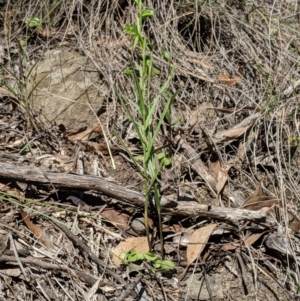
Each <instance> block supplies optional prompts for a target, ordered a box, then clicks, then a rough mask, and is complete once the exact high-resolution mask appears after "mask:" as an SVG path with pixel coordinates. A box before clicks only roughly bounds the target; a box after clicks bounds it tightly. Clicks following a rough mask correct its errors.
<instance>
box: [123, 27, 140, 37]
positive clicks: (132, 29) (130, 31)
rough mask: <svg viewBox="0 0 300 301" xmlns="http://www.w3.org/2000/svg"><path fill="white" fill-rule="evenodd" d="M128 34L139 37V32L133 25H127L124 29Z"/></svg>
mask: <svg viewBox="0 0 300 301" xmlns="http://www.w3.org/2000/svg"><path fill="white" fill-rule="evenodd" d="M123 31H124V32H125V33H126V34H129V35H131V36H137V35H138V30H137V28H136V26H133V25H126V26H125V27H124V30H123Z"/></svg>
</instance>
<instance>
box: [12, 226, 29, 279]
mask: <svg viewBox="0 0 300 301" xmlns="http://www.w3.org/2000/svg"><path fill="white" fill-rule="evenodd" d="M8 236H9V240H10V243H11V245H12V248H13V251H14V255H15V258H16V260H17V262H18V265H19V267H20V269H21V271H22V273H23V275H24V277H25V279H26V281H28V278H27V275H26V273H25V270H24V267H23V265H22V262H21V260H20V258H19V255H18V251H17V249H16V246H15V241H14V239H13V237H12V234H11V232H8Z"/></svg>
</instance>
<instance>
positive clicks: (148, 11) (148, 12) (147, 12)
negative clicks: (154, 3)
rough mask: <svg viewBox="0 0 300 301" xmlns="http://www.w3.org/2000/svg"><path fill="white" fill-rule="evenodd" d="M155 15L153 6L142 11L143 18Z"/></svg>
mask: <svg viewBox="0 0 300 301" xmlns="http://www.w3.org/2000/svg"><path fill="white" fill-rule="evenodd" d="M153 15H154V10H153V9H151V8H146V9H145V10H143V12H142V18H143V19H145V18H148V17H152V16H153Z"/></svg>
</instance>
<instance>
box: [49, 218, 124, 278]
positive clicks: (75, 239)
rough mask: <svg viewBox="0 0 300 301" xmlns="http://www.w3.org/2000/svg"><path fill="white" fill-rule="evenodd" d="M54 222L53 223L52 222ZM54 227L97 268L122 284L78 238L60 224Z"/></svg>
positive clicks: (56, 223)
mask: <svg viewBox="0 0 300 301" xmlns="http://www.w3.org/2000/svg"><path fill="white" fill-rule="evenodd" d="M53 222H54V221H53ZM54 223H55V225H56V226H57V227H58V228H60V229H61V230H63V232H64V233H65V234H66V235H67V237H68V238H69V239H70V240H71V241H72V242H73V243H74V244H75V245H76V246H77V247H79V248H80V249H81V250H82V251H83V252H85V253H86V254H87V255H88V257H89V258H90V259H91V260H93V261H94V262H95V263H97V264H98V265H99V266H101V267H102V268H103V269H105V273H106V274H108V275H110V276H111V277H113V278H114V279H115V280H116V281H117V282H119V283H122V284H123V283H124V281H123V279H122V278H121V277H119V276H117V275H116V273H115V272H113V271H112V270H110V269H108V268H107V266H106V264H105V263H104V262H102V261H101V260H100V259H99V258H98V257H97V256H96V255H95V254H93V253H92V252H91V250H90V249H89V248H88V246H87V245H86V244H85V243H84V242H83V241H81V240H79V239H78V237H77V236H76V235H75V234H73V233H72V232H71V231H70V230H69V229H68V228H67V227H65V226H63V225H62V224H60V223H58V222H54Z"/></svg>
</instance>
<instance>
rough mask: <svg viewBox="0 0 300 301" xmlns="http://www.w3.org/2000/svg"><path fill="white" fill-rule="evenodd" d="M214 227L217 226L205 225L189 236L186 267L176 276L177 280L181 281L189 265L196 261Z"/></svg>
mask: <svg viewBox="0 0 300 301" xmlns="http://www.w3.org/2000/svg"><path fill="white" fill-rule="evenodd" d="M216 226H217V224H210V225H207V226H205V227H202V228H200V229H197V230H195V231H194V233H193V234H192V235H191V236H190V239H189V242H188V246H187V250H186V257H187V265H186V268H185V270H184V271H183V272H182V273H181V274H180V275H179V276H177V278H178V279H179V280H181V279H182V278H183V277H184V276H185V274H186V272H187V270H188V269H189V267H190V265H191V264H192V263H193V262H194V261H195V260H196V259H197V257H198V256H199V254H201V252H202V251H203V249H204V248H205V246H206V243H207V241H208V239H209V237H210V236H211V234H212V233H213V231H214V229H215V228H216Z"/></svg>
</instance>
